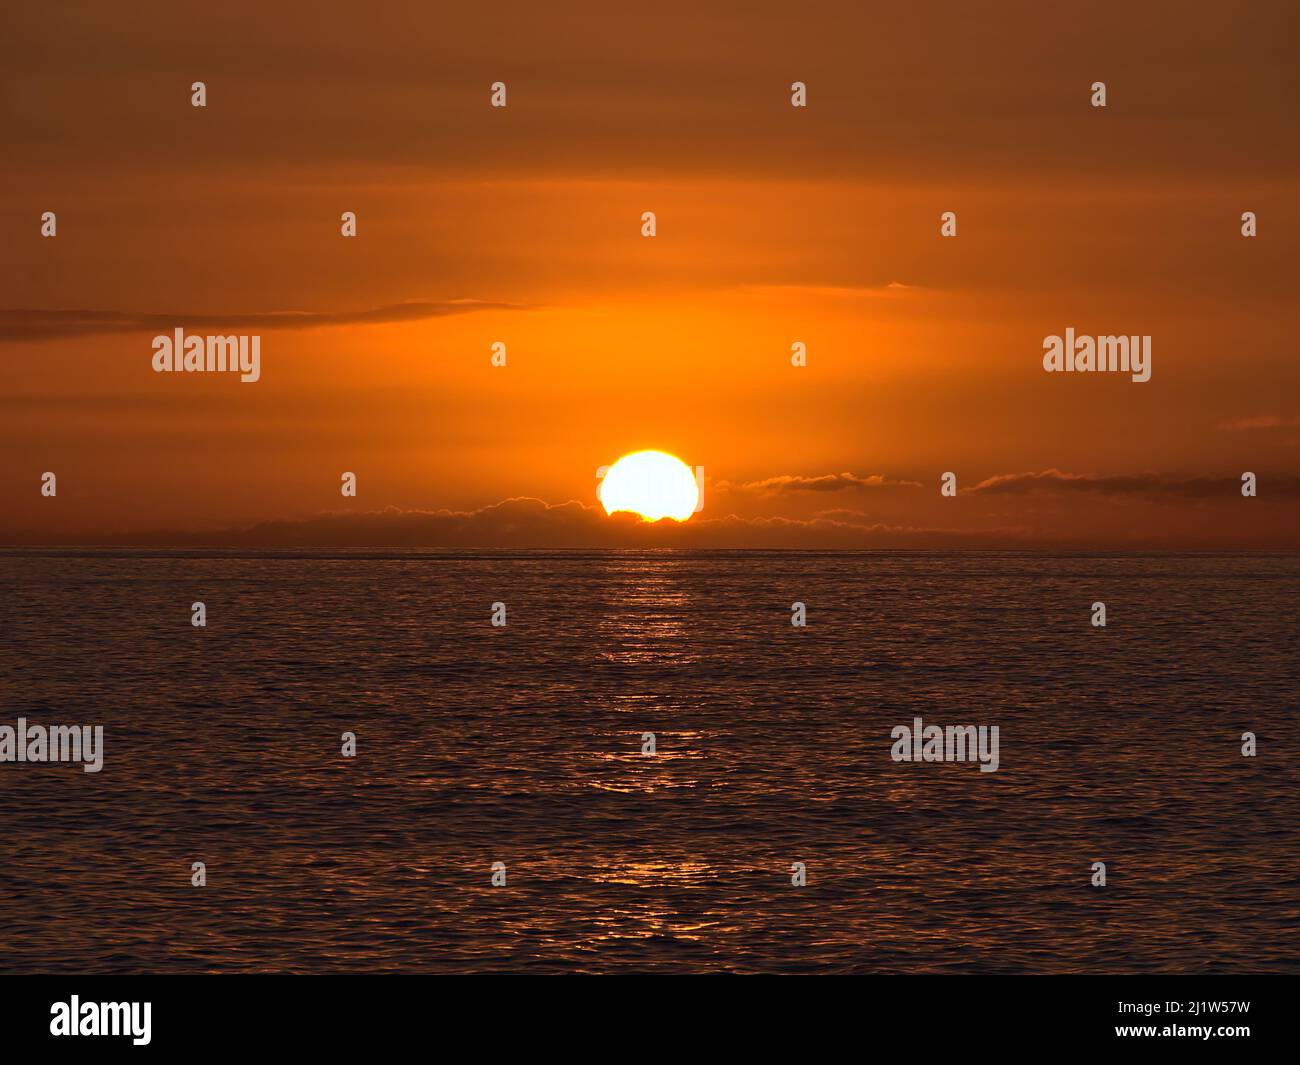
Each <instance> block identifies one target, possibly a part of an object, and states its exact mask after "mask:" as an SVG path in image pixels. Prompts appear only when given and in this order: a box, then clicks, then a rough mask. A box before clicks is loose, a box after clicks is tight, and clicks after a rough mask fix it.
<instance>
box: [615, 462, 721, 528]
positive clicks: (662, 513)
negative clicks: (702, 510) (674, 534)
mask: <svg viewBox="0 0 1300 1065" xmlns="http://www.w3.org/2000/svg"><path fill="white" fill-rule="evenodd" d="M596 496H597V498H599V499H600V502H601V505H602V506H603V507H604V508H605V513H606V514H613V513H614V511H616V510H630V511H631V512H632V513H633V514H640V515H641V517H642V518H644V519H645V520H646V521H658V520H659V519H660V518H672V519H673V520H674V521H685V520H686V519H687V518H689V517H690V516H691V515H692V514H694V513H695V507H696V505H697V504H698V503H699V501H700V489H699V486H698V485H697V484H696V483H695V474H693V473H692V472H691V468H690V467H689V466H687V465H686V463H684V462H683V461H682V460H681V459H679V458H677V457H676V456H675V455H669V454H668V453H667V452H665V451H634V452H633V453H632V454H630V455H624V456H623V457H622V458H621V459H619V460H618V461H617V462H616V463H614V465H612V466H611V467H610V468H609V472H608V473H606V474H605V479H604V480H603V481H601V482H600V487H599V488H598V489H597V491H596Z"/></svg>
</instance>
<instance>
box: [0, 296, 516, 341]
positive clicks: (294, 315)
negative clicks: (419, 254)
mask: <svg viewBox="0 0 1300 1065" xmlns="http://www.w3.org/2000/svg"><path fill="white" fill-rule="evenodd" d="M522 308H523V305H522V304H518V303H501V302H492V301H488V300H444V301H442V302H440V303H394V304H390V305H388V306H385V307H372V308H369V309H366V310H360V311H337V312H333V311H267V312H263V313H258V314H195V313H176V314H130V313H123V312H119V311H91V310H48V311H42V310H21V309H15V310H0V340H54V339H57V338H60V337H73V336H91V335H96V334H103V333H157V332H159V331H162V332H166V333H170V332H171V331H172V330H173V329H175V328H176V327H177V326H183V327H184V328H186V329H187V330H197V329H201V328H213V329H220V330H222V331H223V332H240V331H244V330H261V329H321V328H326V327H329V326H340V325H380V324H386V323H389V322H412V321H419V320H421V319H424V318H444V317H446V316H447V315H452V314H470V313H472V312H474V311H501V310H521V309H522Z"/></svg>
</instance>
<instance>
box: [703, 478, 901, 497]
mask: <svg viewBox="0 0 1300 1065" xmlns="http://www.w3.org/2000/svg"><path fill="white" fill-rule="evenodd" d="M715 487H716V488H717V489H718V490H719V491H730V492H754V493H759V494H761V495H785V494H787V493H790V492H862V491H869V490H873V489H882V488H920V487H921V485H920V483H919V482H918V481H898V480H891V479H890V478H888V477H885V476H883V475H882V474H879V473H873V474H871V475H870V476H867V477H859V476H858V475H857V474H853V473H826V474H822V475H820V476H817V477H803V476H798V475H793V474H782V475H780V476H778V477H767V478H765V479H763V480H761V481H749V482H747V483H745V484H732V483H730V482H729V481H720V482H719V483H718V484H717V485H716V486H715Z"/></svg>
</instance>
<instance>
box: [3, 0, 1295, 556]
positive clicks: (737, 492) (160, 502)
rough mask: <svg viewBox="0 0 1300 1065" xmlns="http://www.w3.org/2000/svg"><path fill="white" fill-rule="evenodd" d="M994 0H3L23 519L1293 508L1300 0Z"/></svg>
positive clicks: (964, 541)
mask: <svg viewBox="0 0 1300 1065" xmlns="http://www.w3.org/2000/svg"><path fill="white" fill-rule="evenodd" d="M994 7H995V8H996V9H997V17H996V32H993V31H992V28H991V27H990V26H989V25H988V24H987V23H986V20H987V19H989V18H990V17H991V13H990V10H989V9H988V8H987V7H986V6H985V5H972V4H964V3H963V4H958V3H940V4H902V3H889V4H874V3H871V4H867V3H847V2H842V3H834V4H830V3H827V4H811V5H803V4H761V5H753V4H739V3H738V4H711V5H705V4H699V3H655V4H645V5H637V6H635V7H633V6H630V5H609V4H603V3H581V4H573V3H560V4H554V5H553V4H542V5H538V4H515V3H504V4H495V3H484V4H479V5H463V4H462V5H446V6H443V5H431V4H428V3H423V2H419V3H417V2H409V3H385V2H374V3H368V4H365V5H347V6H344V5H337V6H336V5H330V4H311V5H305V4H304V5H301V6H293V5H275V6H274V7H270V6H267V5H244V4H220V5H196V6H190V5H176V4H173V3H156V4H152V3H151V4H136V5H132V7H131V8H130V11H129V14H124V13H123V11H122V10H121V9H119V8H117V7H114V6H112V5H103V4H84V5H82V4H66V5H63V4H60V5H44V4H41V5H24V6H22V7H15V6H11V7H10V8H9V9H7V10H6V12H5V14H4V15H3V17H2V20H0V38H2V39H3V40H2V43H0V49H2V50H3V52H4V53H5V61H4V75H3V77H2V78H0V120H2V127H3V128H0V155H2V157H3V160H4V166H3V173H4V196H3V198H2V199H0V233H2V234H3V241H2V242H0V249H2V250H0V342H3V352H2V353H0V360H2V361H0V370H2V372H3V375H4V377H3V387H0V412H2V413H0V455H2V456H3V457H2V458H0V499H3V501H4V506H3V507H2V508H0V544H6V543H7V544H59V543H123V542H132V543H134V542H139V543H148V544H167V543H174V544H178V545H181V544H190V543H199V542H202V543H208V542H212V543H218V542H238V543H250V544H251V543H268V544H297V543H302V544H323V545H327V546H336V545H352V546H366V545H374V546H385V545H389V544H393V545H399V546H409V547H418V546H427V547H441V546H448V547H462V546H474V547H493V546H547V547H550V546H573V547H581V546H593V545H610V546H618V545H646V546H654V545H669V546H737V547H740V546H808V547H832V546H833V547H957V546H976V547H1057V546H1069V547H1095V548H1099V549H1111V548H1124V547H1155V548H1180V547H1197V548H1199V547H1224V548H1236V547H1257V548H1284V547H1285V548H1294V547H1300V358H1298V356H1300V350H1298V348H1300V345H1298V344H1297V340H1296V337H1297V335H1298V334H1297V330H1300V311H1297V307H1298V306H1300V302H1298V300H1297V285H1298V282H1300V256H1298V254H1297V253H1298V252H1300V239H1297V234H1298V233H1300V228H1298V227H1300V167H1298V164H1300V138H1297V133H1298V132H1300V121H1298V119H1300V74H1298V73H1297V65H1296V62H1295V44H1296V40H1297V33H1296V30H1297V28H1298V27H1297V23H1300V15H1297V13H1296V9H1295V6H1294V4H1291V3H1281V2H1279V3H1275V4H1259V5H1252V6H1251V7H1250V9H1249V12H1247V11H1246V10H1245V9H1240V8H1234V7H1231V6H1229V5H1223V4H1214V5H1211V4H1199V3H1191V4H1188V3H1168V4H1147V5H1142V6H1141V7H1137V6H1134V5H1132V4H1129V3H1122V4H1110V3H1102V4H1089V5H1084V6H1077V5H1071V6H1069V7H1057V6H1055V5H1052V6H1049V5H1042V4H1038V3H1023V4H1020V3H1016V4H998V5H994ZM200 80H201V81H204V82H205V83H206V86H207V94H208V102H207V107H206V108H201V109H200V108H194V107H192V106H191V104H190V86H191V83H192V82H194V81H200ZM495 81H504V82H505V83H506V85H507V87H508V106H507V107H505V108H493V107H491V106H490V105H489V98H490V86H491V84H492V83H493V82H495ZM794 81H803V82H805V83H806V84H807V86H808V106H807V107H806V108H793V107H791V106H790V85H791V83H792V82H794ZM1094 81H1104V82H1105V83H1106V86H1107V94H1108V106H1107V107H1106V108H1104V109H1101V108H1093V107H1092V106H1090V103H1089V98H1090V86H1091V84H1092V83H1093V82H1094ZM44 211H54V212H55V213H56V214H57V219H58V235H57V237H55V238H53V239H50V238H44V237H42V236H41V233H40V218H41V214H42V212H44ZM344 211H355V212H356V213H357V216H358V235H357V237H356V238H352V239H349V238H344V237H342V236H340V214H341V213H342V212H344ZM644 211H654V212H655V213H656V215H657V221H658V234H657V236H655V237H654V238H645V237H642V236H641V214H642V212H644ZM944 211H953V212H955V213H956V215H957V219H958V235H957V236H956V237H955V238H948V239H945V238H941V237H940V234H939V219H940V215H941V214H942V212H944ZM1244 211H1253V212H1255V213H1256V215H1257V217H1258V220H1259V221H1258V225H1259V235H1258V236H1257V237H1255V238H1249V239H1248V238H1244V237H1243V236H1242V235H1241V214H1242V212H1244ZM33 312H38V313H33ZM285 312H300V313H299V314H298V315H297V316H296V317H294V320H293V321H291V322H288V323H286V321H285V318H286V313H285ZM178 326H179V327H184V328H185V329H186V331H187V332H201V333H222V334H233V333H257V334H260V335H261V338H262V340H261V359H262V377H261V380H260V381H259V382H257V383H255V384H241V383H239V382H238V380H237V379H236V378H234V377H230V376H226V375H207V374H189V375H187V374H155V373H154V372H153V371H152V369H151V365H150V359H151V354H152V351H151V344H150V341H151V338H152V337H153V336H154V335H155V334H156V333H167V334H170V333H171V331H172V329H173V328H174V327H178ZM1067 327H1073V328H1074V329H1075V330H1077V331H1078V332H1079V333H1086V334H1099V335H1103V334H1112V333H1114V334H1149V335H1151V336H1152V352H1153V367H1152V375H1151V380H1150V381H1149V382H1147V383H1144V384H1137V383H1133V382H1132V381H1130V380H1129V378H1128V376H1127V375H1118V374H1095V375H1078V374H1069V375H1067V374H1047V373H1044V371H1043V368H1042V362H1041V360H1042V351H1043V338H1044V337H1045V336H1047V335H1049V334H1060V333H1064V331H1065V330H1066V328H1067ZM495 341H501V342H503V343H505V344H506V346H507V351H508V364H507V366H506V367H505V368H494V367H493V366H491V364H490V361H489V359H490V355H491V345H492V344H493V342H495ZM795 341H802V342H803V343H805V344H806V345H807V352H808V366H807V367H805V368H795V367H792V366H791V364H790V351H791V344H792V343H794V342H795ZM641 448H661V449H664V450H667V451H669V452H672V453H673V454H675V455H678V456H680V457H681V458H682V459H683V460H684V461H686V462H687V463H688V464H690V465H692V466H702V467H703V468H704V474H705V500H704V509H703V510H702V511H701V512H700V513H699V514H697V515H696V516H695V517H693V518H692V519H690V521H688V522H687V523H685V524H684V525H681V526H671V527H666V526H664V525H662V524H661V525H658V526H640V527H638V526H637V524H636V523H635V522H634V521H631V520H622V519H613V520H611V519H609V518H607V517H606V516H605V515H604V512H603V510H601V509H600V508H599V507H598V504H597V501H596V495H595V492H596V485H597V481H596V470H597V468H598V467H600V466H602V465H606V464H608V463H611V462H613V461H614V460H615V459H616V458H618V457H619V456H620V455H622V454H624V453H626V452H629V451H634V450H638V449H641ZM45 471H54V472H56V473H57V476H58V495H57V497H56V498H54V499H47V498H42V496H41V494H40V478H41V475H42V473H43V472H45ZM343 471H353V472H355V473H356V474H357V478H358V494H357V497H356V498H355V499H344V498H342V497H341V496H340V492H339V484H340V474H341V473H342V472H343ZM945 471H953V472H955V473H956V474H957V478H958V487H959V489H960V491H959V494H958V496H957V497H956V498H955V499H945V498H942V497H941V495H940V491H939V481H940V475H941V474H942V473H943V472H945ZM1243 471H1252V472H1254V473H1256V474H1257V475H1258V478H1259V495H1258V497H1257V498H1255V499H1243V498H1242V496H1241V492H1240V478H1241V474H1242V472H1243ZM338 515H344V516H343V517H340V516H338ZM249 527H254V528H253V529H252V531H251V532H250V531H248V529H249ZM229 530H244V531H236V532H230V531H229Z"/></svg>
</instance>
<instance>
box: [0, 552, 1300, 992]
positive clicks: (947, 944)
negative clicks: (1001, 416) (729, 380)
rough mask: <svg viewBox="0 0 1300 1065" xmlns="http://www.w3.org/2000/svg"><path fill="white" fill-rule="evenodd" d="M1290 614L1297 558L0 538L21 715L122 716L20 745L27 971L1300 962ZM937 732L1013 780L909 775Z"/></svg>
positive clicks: (17, 781)
mask: <svg viewBox="0 0 1300 1065" xmlns="http://www.w3.org/2000/svg"><path fill="white" fill-rule="evenodd" d="M195 600H202V601H204V602H205V603H206V604H207V610H208V624H207V627H206V628H205V629H196V628H193V627H192V626H191V625H190V604H191V603H192V602H193V601H195ZM498 600H501V601H504V602H506V603H507V610H508V621H509V624H508V625H507V627H506V628H504V629H494V628H493V627H492V626H491V625H490V623H489V615H490V610H491V604H492V603H493V602H495V601H498ZM795 600H800V601H803V602H805V603H806V604H807V607H808V627H807V628H806V629H802V630H800V629H795V628H793V627H792V626H791V625H790V605H791V603H792V602H794V601H795ZM1096 600H1102V601H1104V602H1105V603H1106V608H1107V613H1108V621H1109V625H1108V627H1107V628H1105V629H1094V628H1093V627H1092V626H1091V625H1090V623H1089V619H1090V613H1091V610H1090V608H1091V604H1092V603H1093V602H1094V601H1096ZM1298 603H1300V557H1297V556H1279V555H1271V556H1259V555H1255V556H1246V555H1240V556H1235V555H1181V556H1167V555H1166V556H1133V557H1121V556H1101V555H1065V556H1043V555H1021V554H996V553H989V554H942V553H930V554H925V553H907V554H905V553H831V554H824V553H767V552H754V553H685V554H683V553H665V554H645V553H627V554H620V553H607V554H592V553H581V554H579V553H574V554H563V553H560V554H557V553H538V554H533V555H483V556H470V557H467V556H463V555H462V556H417V555H409V554H370V555H340V554H324V553H322V554H317V555H310V554H298V555H290V554H265V555H261V556H256V555H249V554H244V555H233V554H220V553H211V554H206V555H205V554H201V553H173V554H158V553H143V552H141V553H131V552H104V553H90V552H84V553H75V552H50V553H30V552H16V551H10V552H0V725H3V724H7V725H10V726H14V725H15V724H16V719H17V718H18V717H19V716H20V715H21V716H25V717H27V718H28V719H29V722H31V723H33V724H35V723H44V724H92V725H93V724H102V725H103V726H104V729H105V764H104V768H103V771H102V772H100V773H98V774H87V773H84V772H83V771H82V770H81V768H80V767H79V766H75V765H48V764H45V765H42V764H15V763H3V764H0V846H2V848H3V853H2V856H0V970H3V971H9V972H13V971H17V972H31V971H60V972H82V971H89V972H106V971H113V972H125V971H147V972H193V971H199V972H202V971H226V972H229V971H265V970H272V971H274V970H291V971H305V972H317V971H343V970H346V971H359V970H365V971H369V970H412V971H460V970H474V971H503V970H509V971H520V970H522V971H569V970H581V971H647V970H664V971H711V970H731V971H782V972H809V971H886V972H894V971H897V972H972V971H981V972H1023V971H1032V972H1061V971H1100V972H1122V971H1139V972H1147V971H1171V972H1229V971H1261V970H1272V971H1277V970H1286V971H1292V972H1295V971H1300V942H1298V940H1300V935H1298V930H1300V797H1297V782H1298V779H1297V778H1298V777H1300V774H1298V773H1297V769H1296V763H1297V758H1298V757H1300V744H1298V743H1297V733H1296V728H1297V712H1296V711H1297V698H1296V690H1297V679H1298V678H1300V666H1298V665H1297V651H1300V627H1298V626H1297V623H1296V616H1295V615H1296V607H1297V604H1298ZM916 715H920V716H922V717H923V718H924V719H925V721H926V722H927V723H935V724H967V723H969V724H977V725H978V724H988V725H994V724H995V725H998V726H999V728H1000V741H1001V742H1000V755H1001V768H1000V769H999V771H998V772H996V773H981V772H979V771H978V767H977V766H976V765H974V764H921V765H915V764H903V763H895V762H893V761H891V759H890V746H891V740H890V730H891V729H892V728H893V727H894V726H895V725H899V724H910V723H911V721H912V718H913V717H914V716H916ZM1247 730H1249V731H1252V732H1255V733H1256V734H1257V736H1258V742H1259V755H1258V757H1255V758H1253V759H1251V758H1243V757H1242V755H1241V734H1242V733H1243V732H1244V731H1247ZM345 731H354V732H356V733H357V736H358V745H359V751H358V756H357V757H356V758H354V759H345V758H343V757H341V756H340V735H341V734H342V733H343V732H345ZM643 732H653V733H654V734H655V735H656V737H657V740H658V750H659V753H658V755H657V756H656V757H645V756H643V755H642V754H641V742H642V740H641V736H642V733H643ZM195 861H203V862H205V863H206V865H207V872H208V886H207V887H205V888H195V887H191V886H190V876H191V873H190V866H191V863H192V862H195ZM495 861H502V862H505V863H506V865H507V868H508V884H507V886H506V887H504V888H493V887H492V886H491V883H490V867H491V864H492V863H493V862H495ZM797 861H798V862H804V863H806V865H807V870H808V885H807V887H804V888H795V887H792V886H791V884H790V875H791V873H790V868H791V864H792V863H793V862H797ZM1095 861H1104V862H1106V864H1107V866H1108V870H1109V874H1108V879H1109V883H1108V886H1107V887H1106V888H1104V889H1096V888H1093V887H1091V886H1090V883H1089V879H1090V876H1091V865H1092V863H1093V862H1095Z"/></svg>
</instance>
